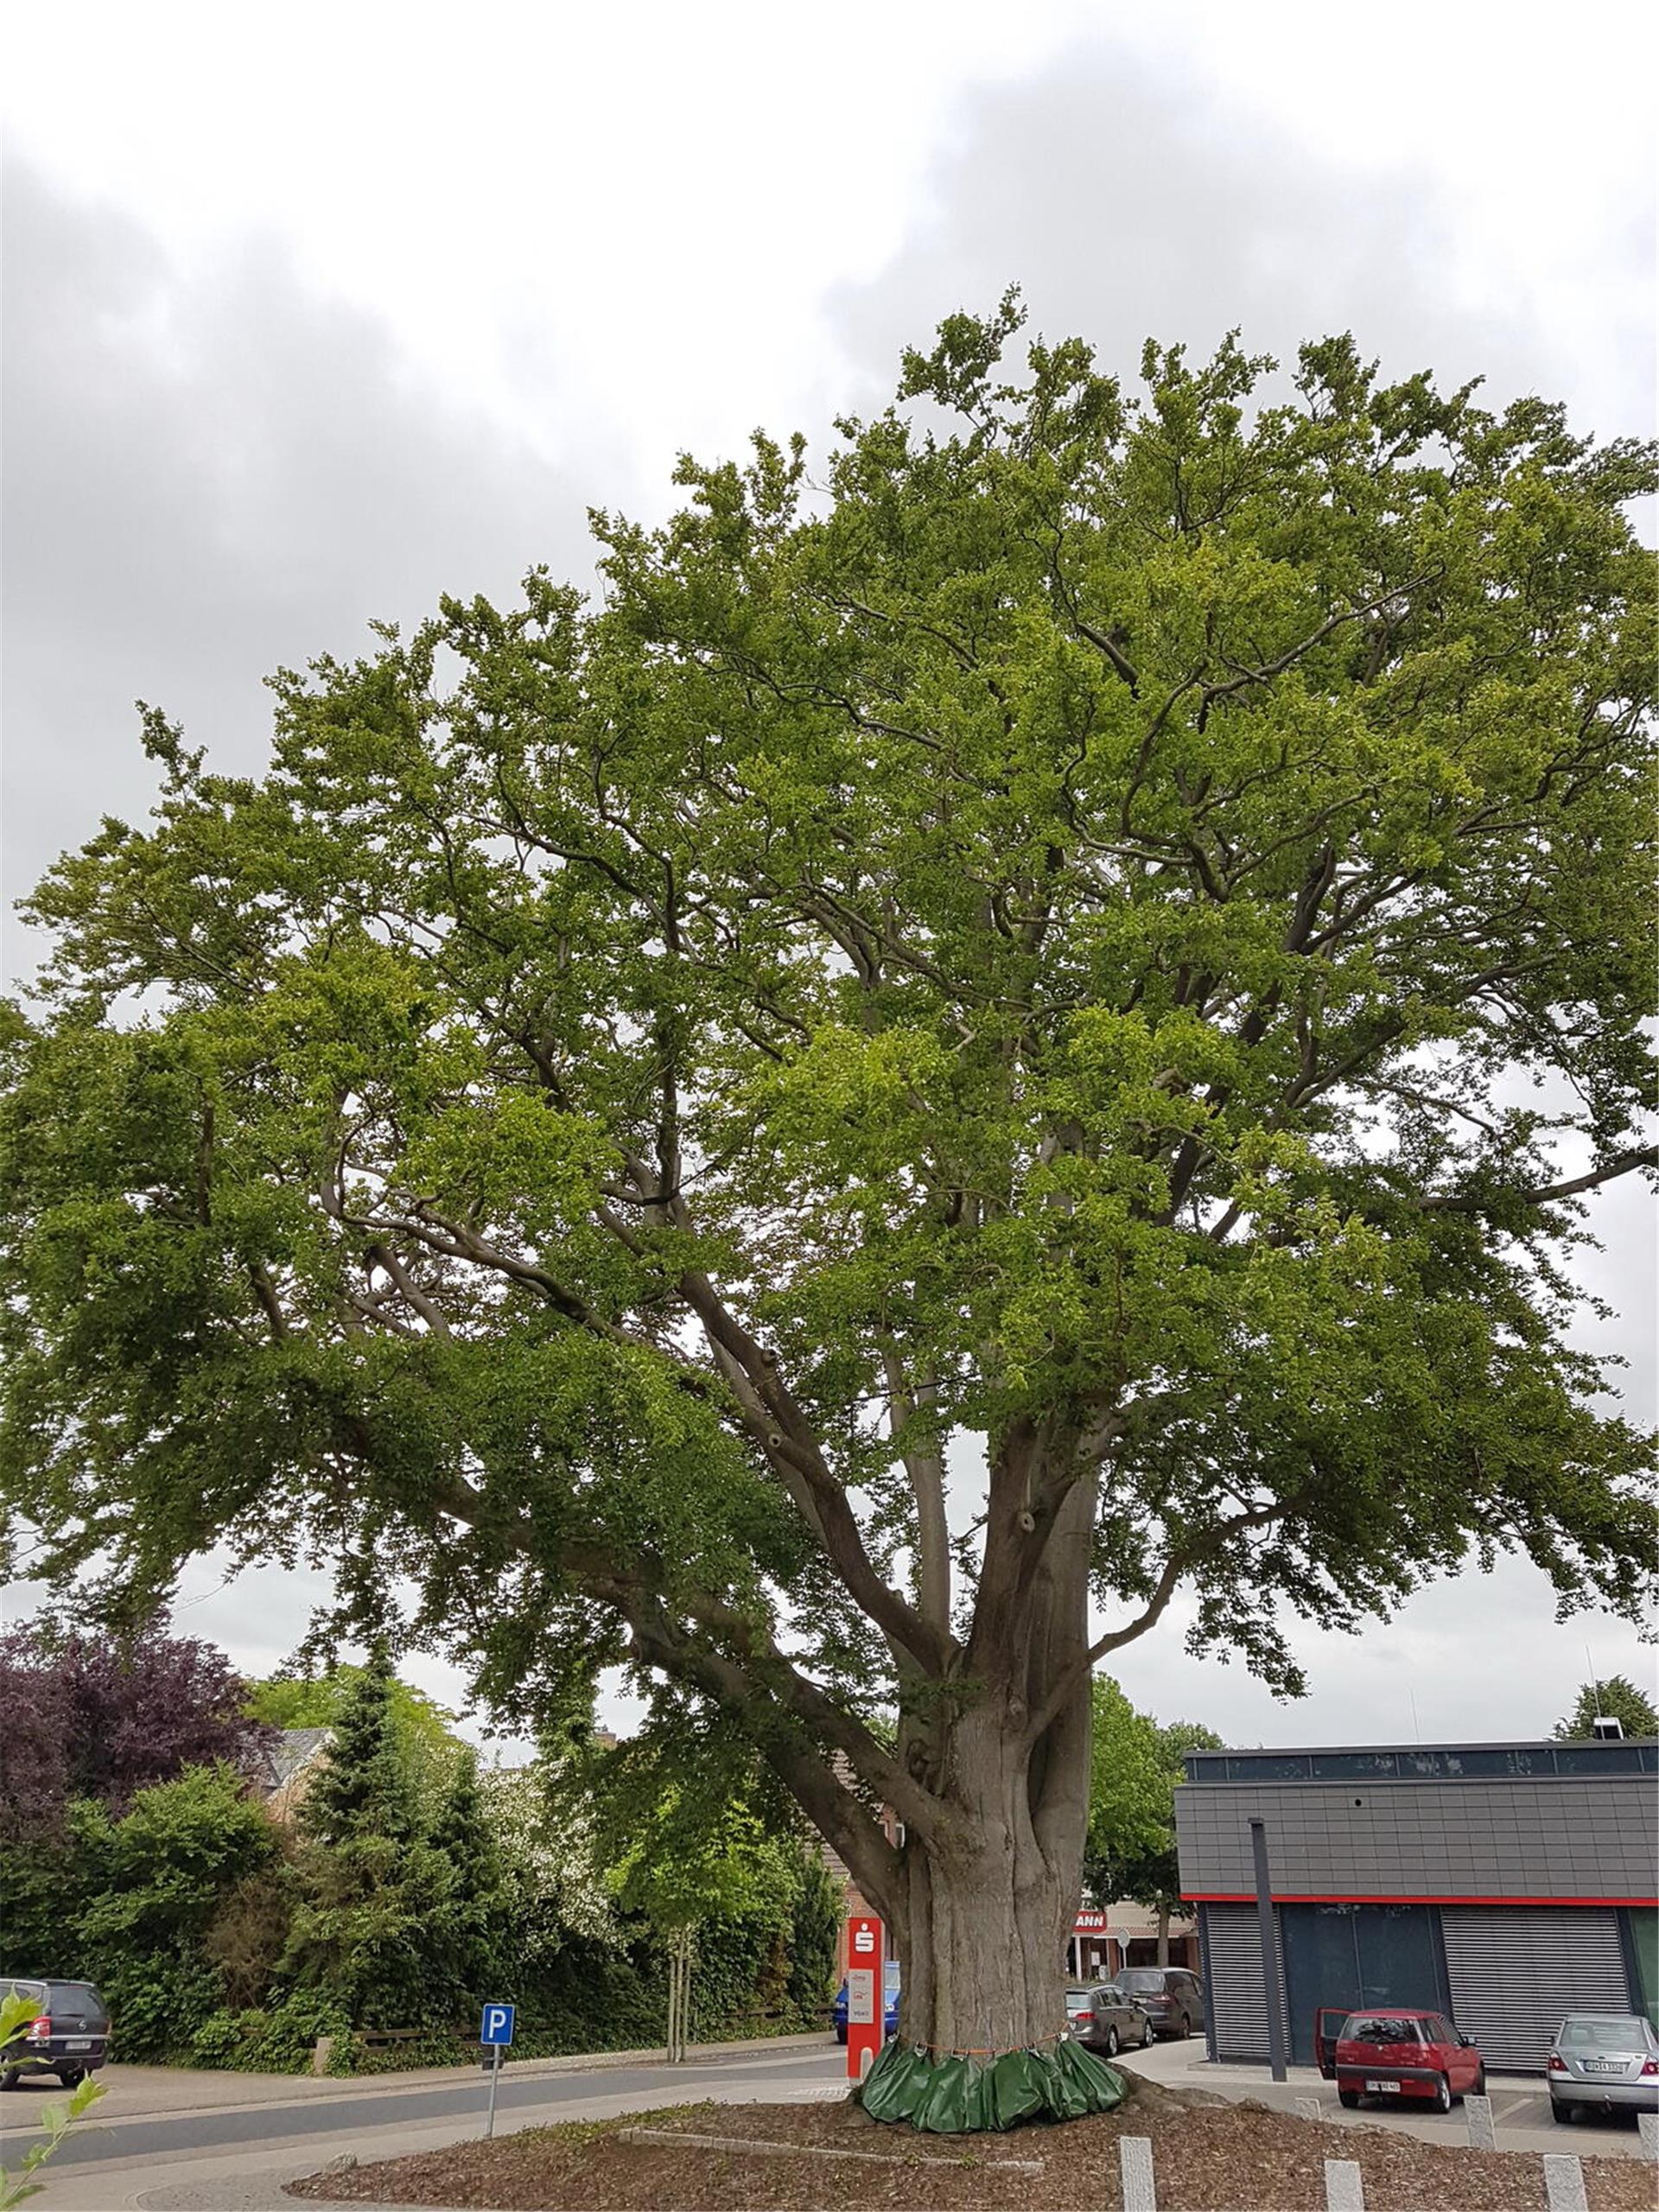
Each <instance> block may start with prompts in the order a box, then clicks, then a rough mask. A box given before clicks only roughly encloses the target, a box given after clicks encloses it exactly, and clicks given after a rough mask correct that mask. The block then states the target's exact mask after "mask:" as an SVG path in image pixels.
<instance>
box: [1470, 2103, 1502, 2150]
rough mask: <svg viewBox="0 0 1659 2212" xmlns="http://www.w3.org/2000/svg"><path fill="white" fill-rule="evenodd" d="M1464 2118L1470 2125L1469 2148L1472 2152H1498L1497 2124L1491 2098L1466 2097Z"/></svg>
mask: <svg viewBox="0 0 1659 2212" xmlns="http://www.w3.org/2000/svg"><path fill="white" fill-rule="evenodd" d="M1463 2111H1464V2117H1465V2120H1467V2121H1468V2123H1469V2148H1470V2149H1471V2151H1496V2150H1497V2122H1496V2121H1495V2120H1493V2118H1492V2101H1491V2098H1490V2097H1465V2099H1464V2101H1463Z"/></svg>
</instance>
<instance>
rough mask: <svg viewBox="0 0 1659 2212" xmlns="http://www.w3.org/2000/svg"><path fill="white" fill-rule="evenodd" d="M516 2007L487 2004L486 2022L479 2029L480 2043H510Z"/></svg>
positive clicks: (485, 2009)
mask: <svg viewBox="0 0 1659 2212" xmlns="http://www.w3.org/2000/svg"><path fill="white" fill-rule="evenodd" d="M515 2009H516V2008H515V2007H514V2006H513V2005H486V2006H485V2007H484V2024H483V2026H482V2027H480V2030H479V2031H478V2039H479V2041H480V2043H481V2044H486V2046H487V2045H488V2044H510V2043H511V2042H512V2016H513V2012H514V2011H515Z"/></svg>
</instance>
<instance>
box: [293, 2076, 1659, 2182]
mask: <svg viewBox="0 0 1659 2212" xmlns="http://www.w3.org/2000/svg"><path fill="white" fill-rule="evenodd" d="M1455 2124H1456V2123H1455V2122H1454V2123H1453V2125H1455ZM627 2126H644V2127H650V2128H665V2129H670V2130H672V2131H674V2132H676V2133H686V2134H694V2135H695V2134H702V2135H724V2136H741V2137H743V2138H745V2139H753V2140H755V2141H757V2142H772V2143H795V2144H810V2145H817V2146H820V2147H822V2148H826V2149H835V2150H845V2151H861V2152H888V2153H892V2154H893V2155H895V2156H896V2157H898V2158H901V2159H902V2161H903V2163H902V2164H894V2165H878V2164H869V2163H867V2161H866V2159H864V2158H846V2159H841V2158H789V2157H779V2156H776V2155H760V2154H759V2153H751V2152H738V2151H734V2152H726V2151H710V2150H704V2149H701V2148H696V2147H694V2146H692V2145H685V2146H683V2147H678V2146H675V2145H667V2144H661V2145H647V2144H640V2143H626V2142H624V2141H622V2140H621V2130H622V2129H623V2128H625V2127H627ZM1123 2135H1144V2136H1147V2137H1149V2138H1150V2139H1151V2141H1152V2145H1153V2160H1154V2171H1155V2173H1156V2176H1157V2185H1158V2205H1159V2212H1325V2159H1326V2158H1353V2159H1357V2161H1358V2163H1359V2165H1360V2167H1361V2170H1362V2171H1363V2176H1364V2185H1365V2202H1366V2204H1367V2205H1368V2206H1374V2207H1376V2212H1534V2208H1536V2212H1545V2207H1546V2203H1547V2199H1546V2196H1545V2193H1544V2168H1543V2160H1542V2159H1541V2158H1540V2157H1539V2156H1538V2155H1537V2154H1536V2153H1535V2152H1530V2153H1528V2152H1496V2153H1493V2152H1479V2151H1470V2150H1464V2149H1453V2148H1451V2147H1446V2148H1444V2149H1442V2148H1441V2147H1440V2145H1438V2144H1431V2143H1423V2142H1420V2141H1419V2140H1418V2139H1416V2138H1415V2137H1414V2136H1409V2135H1396V2134H1394V2133H1390V2132H1388V2131H1385V2130H1383V2129H1382V2128H1377V2127H1363V2126H1357V2127H1335V2126H1325V2125H1324V2124H1322V2123H1320V2122H1318V2121H1313V2120H1294V2119H1291V2118H1289V2117H1287V2115H1286V2114H1285V2113H1278V2112H1274V2111H1271V2110H1269V2109H1268V2107H1267V2106H1265V2105H1261V2104H1256V2103H1255V2102H1252V2101H1244V2102H1241V2103H1231V2102H1225V2103H1224V2102H1223V2101H1221V2100H1220V2099H1219V2098H1216V2097H1213V2096H1211V2095H1208V2094H1204V2093H1198V2094H1193V2093H1190V2092H1181V2091H1176V2090H1168V2089H1164V2088H1160V2087H1158V2086H1157V2085H1155V2084H1153V2083H1149V2082H1134V2083H1133V2084H1132V2088H1131V2094H1130V2097H1129V2100H1128V2102H1127V2103H1126V2104H1124V2105H1122V2107H1120V2108H1119V2109H1118V2110H1117V2111H1116V2112H1114V2113H1101V2114H1098V2115H1096V2116H1094V2117H1092V2118H1090V2119H1087V2120H1073V2121H1071V2123H1070V2124H1069V2125H1067V2126H1063V2127H1021V2128H1016V2129H1015V2130H1014V2131H1013V2133H1010V2134H1007V2135H976V2136H968V2137H954V2138H952V2137H944V2136H937V2135H935V2136H922V2135H918V2134H917V2133H915V2132H914V2131H913V2130H912V2129H911V2128H908V2127H902V2126H880V2125H878V2124H877V2123H876V2122H875V2121H874V2120H868V2119H867V2118H866V2117H865V2115H864V2113H862V2112H861V2111H860V2110H859V2109H858V2107H856V2106H855V2105H852V2104H850V2103H849V2102H847V2101H844V2100H837V2101H835V2102H833V2103H825V2104H802V2105H794V2104H791V2105H778V2104H748V2105H723V2104H700V2105H681V2106H677V2107H674V2108H673V2109H672V2110H671V2111H667V2112H663V2111H658V2112H641V2113H634V2114H632V2115H631V2116H630V2117H628V2118H625V2119H620V2120H592V2121H575V2122H573V2123H571V2124H569V2125H567V2126H562V2127H537V2128H525V2129H524V2130H523V2131H522V2132H521V2133H518V2134H516V2135H509V2136H504V2137H501V2138H499V2139H497V2140H496V2141H495V2142H493V2143H464V2144H458V2145H454V2147H452V2148H451V2149H448V2150H445V2151H429V2152H423V2153H421V2154H420V2155H419V2156H418V2157H416V2158H391V2159H387V2160H386V2161H385V2162H384V2163H383V2164H376V2165H365V2166H353V2167H350V2168H347V2169H346V2170H345V2171H340V2170H339V2169H335V2170H332V2171H327V2172H324V2173H320V2174H312V2175H309V2176H308V2177H306V2178H305V2179H304V2180H302V2181H296V2182H293V2183H290V2184H289V2195H290V2196H298V2197H303V2198H307V2199H309V2200H311V2201H312V2202H320V2203H337V2202H346V2203H351V2202H358V2203H365V2202H366V2203H380V2204H428V2205H464V2206H479V2207H486V2208H490V2212H864V2208H866V2207H874V2206H890V2207H893V2208H899V2212H928V2208H931V2207H938V2208H941V2212H944V2208H948V2212H1027V2208H1028V2207H1032V2206H1037V2207H1040V2208H1041V2212H1122V2202H1123V2199H1122V2184H1121V2183H1120V2180H1119V2174H1120V2167H1119V2164H1118V2149H1117V2145H1118V2139H1119V2138H1120V2136H1123ZM1578 2148H1579V2146H1578V2145H1576V2144H1574V2145H1573V2150H1574V2151H1577V2150H1578ZM1031 2158H1041V2159H1042V2160H1043V2162H1044V2171H1042V2172H1041V2173H1040V2174H1033V2173H1030V2172H1028V2171H1002V2172H999V2171H998V2168H999V2166H1004V2167H1006V2166H1007V2163H1008V2162H1009V2161H1011V2160H1017V2161H1020V2162H1021V2163H1022V2164H1023V2162H1024V2161H1026V2160H1028V2159H1031ZM1584 2174H1585V2187H1586V2196H1587V2198H1588V2202H1589V2206H1590V2212H1654V2206H1655V2202H1656V2194H1655V2179H1654V2171H1653V2168H1652V2166H1651V2165H1650V2164H1648V2163H1647V2162H1646V2161H1643V2160H1639V2159H1634V2158H1595V2157H1586V2158H1585V2159H1584Z"/></svg>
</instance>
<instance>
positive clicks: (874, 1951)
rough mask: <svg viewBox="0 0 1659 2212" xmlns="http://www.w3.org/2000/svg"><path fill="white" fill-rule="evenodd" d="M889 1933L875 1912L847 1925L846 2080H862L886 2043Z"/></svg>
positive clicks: (861, 1913)
mask: <svg viewBox="0 0 1659 2212" xmlns="http://www.w3.org/2000/svg"><path fill="white" fill-rule="evenodd" d="M886 1955H887V1942H886V1930H885V1929H883V1928H882V1925H881V1923H880V1921H879V1920H878V1919H877V1918H876V1916H875V1915H874V1913H870V1912H858V1913H855V1914H854V1915H853V1916H852V1918H851V1919H850V1920H849V1922H848V1923H847V2078H848V2080H849V2082H858V2081H861V2080H862V2079H863V2077H864V2075H865V2074H866V2073H868V2070H869V2069H870V2067H871V2066H872V2065H873V2064H874V2062H875V2059H876V2057H877V2056H878V2054H879V2053H880V2049H881V2045H882V2044H883V2043H884V2041H885V2040H886V2035H885V2030H886V2027H887V1973H886V1968H885V1964H884V1961H885V1959H886Z"/></svg>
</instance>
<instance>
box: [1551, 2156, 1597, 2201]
mask: <svg viewBox="0 0 1659 2212" xmlns="http://www.w3.org/2000/svg"><path fill="white" fill-rule="evenodd" d="M1544 2195H1545V2196H1547V2197H1548V2200H1549V2212H1589V2208H1588V2206H1587V2205H1586V2202H1585V2196H1584V2167H1583V2165H1582V2164H1581V2163H1580V2160H1578V2159H1577V2158H1562V2157H1559V2156H1557V2155H1556V2154H1555V2153H1554V2152H1545V2154H1544Z"/></svg>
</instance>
